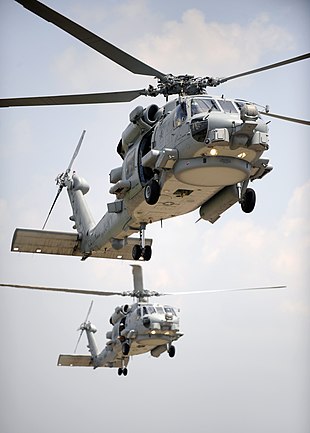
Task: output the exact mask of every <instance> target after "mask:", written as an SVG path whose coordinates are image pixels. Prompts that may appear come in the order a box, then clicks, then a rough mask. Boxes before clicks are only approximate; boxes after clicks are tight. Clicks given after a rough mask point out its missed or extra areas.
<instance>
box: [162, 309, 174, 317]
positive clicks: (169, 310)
mask: <svg viewBox="0 0 310 433" xmlns="http://www.w3.org/2000/svg"><path fill="white" fill-rule="evenodd" d="M164 309H165V313H171V314H172V315H173V316H176V314H175V311H174V309H173V308H172V307H164Z"/></svg>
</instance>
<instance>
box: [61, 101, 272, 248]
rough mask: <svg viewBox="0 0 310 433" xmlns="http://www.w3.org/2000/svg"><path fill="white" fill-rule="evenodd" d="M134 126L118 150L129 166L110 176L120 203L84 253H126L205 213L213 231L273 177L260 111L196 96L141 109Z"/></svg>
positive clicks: (90, 234) (93, 230)
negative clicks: (152, 232) (134, 242)
mask: <svg viewBox="0 0 310 433" xmlns="http://www.w3.org/2000/svg"><path fill="white" fill-rule="evenodd" d="M130 120H131V122H130V124H129V125H128V127H127V128H126V130H125V131H124V133H123V135H122V139H121V141H120V143H119V145H118V153H119V154H120V155H121V157H122V158H123V165H122V166H121V167H118V168H115V169H114V170H112V171H111V173H110V180H111V183H113V186H112V187H111V188H110V192H111V193H112V194H115V195H116V200H115V202H113V203H110V204H109V205H108V209H109V211H108V213H107V214H106V215H105V216H104V217H103V219H102V220H101V221H100V222H99V223H98V225H97V226H95V225H94V224H92V226H91V227H90V226H89V225H88V229H87V230H85V227H84V228H82V232H83V233H84V243H85V245H87V246H85V247H84V248H85V251H86V250H87V248H88V249H89V250H90V251H91V250H94V249H98V248H102V247H103V246H104V245H105V244H106V243H109V242H110V243H112V246H114V247H115V248H116V249H121V248H122V246H123V242H124V240H126V238H127V237H128V236H129V235H131V234H132V233H134V232H137V231H139V230H140V228H141V226H143V225H146V224H149V223H152V222H156V221H160V220H164V219H167V218H171V217H174V216H178V215H183V214H186V213H188V212H191V211H193V210H195V209H197V208H199V207H200V216H201V218H203V219H206V220H208V221H210V222H211V223H214V222H215V221H216V220H217V219H218V218H219V217H220V215H221V213H223V212H224V211H225V210H227V209H228V208H229V207H230V206H232V205H233V204H234V203H236V202H237V201H239V200H241V198H242V193H243V192H244V191H245V188H244V187H243V186H245V187H246V186H247V184H248V182H249V180H254V179H256V178H261V177H263V176H264V175H265V174H266V173H268V172H269V171H270V170H271V167H269V166H268V162H269V161H268V160H266V159H261V156H262V154H263V152H264V151H265V150H267V149H268V128H267V125H266V123H265V122H263V121H262V120H261V118H260V117H259V114H258V111H257V108H256V107H255V106H254V105H253V104H250V103H244V102H240V101H238V102H236V101H233V100H227V99H223V98H214V97H210V96H202V95H197V96H191V97H184V98H179V99H175V100H173V101H171V102H168V103H167V104H166V105H165V106H164V107H163V108H159V107H157V106H156V105H151V106H150V107H148V108H146V109H143V108H142V107H137V108H136V109H135V110H133V111H132V112H131V114H130ZM78 182H79V181H78ZM73 185H75V180H74V179H73ZM154 185H155V186H156V191H155V198H154V191H153V190H152V188H153V189H154ZM147 188H151V191H150V196H151V201H150V200H148V198H149V197H147V196H146V189H147ZM75 189H78V187H76V186H74V187H73V190H75ZM152 194H153V196H152ZM69 195H70V188H69ZM152 200H153V202H152ZM71 202H72V199H71ZM77 213H79V212H77ZM82 226H83V224H82ZM85 232H87V234H86V236H85ZM82 243H83V235H82ZM113 244H114V245H113Z"/></svg>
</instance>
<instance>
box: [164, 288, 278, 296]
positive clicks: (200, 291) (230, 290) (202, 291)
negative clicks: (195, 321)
mask: <svg viewBox="0 0 310 433" xmlns="http://www.w3.org/2000/svg"><path fill="white" fill-rule="evenodd" d="M284 288H286V286H268V287H246V288H242V289H240V288H238V289H220V290H216V289H214V290H193V291H191V292H173V293H161V295H198V294H205V293H222V292H239V291H244V290H270V289H284Z"/></svg>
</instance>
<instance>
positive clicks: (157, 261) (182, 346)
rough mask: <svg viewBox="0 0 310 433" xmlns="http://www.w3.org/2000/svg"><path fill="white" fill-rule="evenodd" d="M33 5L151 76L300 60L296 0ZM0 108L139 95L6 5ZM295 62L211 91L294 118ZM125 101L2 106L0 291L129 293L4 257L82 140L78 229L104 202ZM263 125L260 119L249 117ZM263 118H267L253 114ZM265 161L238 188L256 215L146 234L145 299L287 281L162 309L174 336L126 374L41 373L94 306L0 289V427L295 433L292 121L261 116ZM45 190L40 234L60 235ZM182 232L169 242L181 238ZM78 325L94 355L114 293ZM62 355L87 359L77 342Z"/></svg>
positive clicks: (297, 374) (88, 274)
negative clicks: (267, 169)
mask: <svg viewBox="0 0 310 433" xmlns="http://www.w3.org/2000/svg"><path fill="white" fill-rule="evenodd" d="M46 4H47V5H49V6H50V7H52V8H54V9H56V10H58V11H59V12H61V13H62V14H64V15H66V16H68V17H70V18H71V19H73V20H75V21H76V22H78V23H80V24H81V25H83V26H84V27H86V28H88V29H90V30H91V31H93V32H94V33H96V34H98V35H99V36H101V37H103V38H104V39H106V40H108V41H110V42H111V43H113V44H115V45H117V46H119V47H120V48H122V49H123V50H125V51H127V52H129V53H130V54H132V55H134V56H136V57H137V58H139V59H140V60H142V61H144V62H146V63H148V64H149V65H151V66H153V67H154V68H156V69H158V70H160V71H163V72H166V73H174V74H186V73H187V74H193V75H196V76H206V75H208V76H209V75H212V76H221V77H222V76H228V75H232V74H235V73H238V72H242V71H244V70H248V69H252V68H256V67H259V66H262V65H266V64H269V63H273V62H277V61H280V60H284V59H287V58H290V57H294V56H297V55H300V54H303V53H306V52H309V40H310V38H309V36H310V35H309V32H310V30H309V17H310V5H309V2H307V1H302V0H296V1H295V2H291V1H286V0H284V1H280V0H274V1H273V2H270V1H265V0H262V1H260V2H255V3H253V2H252V3H250V2H244V1H240V0H236V1H235V2H233V3H232V2H229V1H227V0H223V1H222V2H213V1H209V0H206V1H199V0H196V1H195V2H191V1H183V0H179V1H170V2H164V1H162V0H158V1H156V2H151V1H147V0H132V1H124V0H119V1H111V0H100V1H99V0H89V1H88V2H87V5H86V3H85V2H83V1H77V0H74V1H73V0H67V1H66V2H62V1H61V0H49V1H47V2H46ZM0 17H1V18H0V20H1V26H0V28H1V30H0V32H1V38H0V40H1V45H0V53H1V54H0V55H1V62H0V64H1V66H0V68H1V69H0V71H1V81H0V93H1V97H18V96H38V95H53V94H70V93H83V92H104V91H117V90H130V89H140V88H144V87H148V85H149V84H153V85H154V84H155V81H153V79H152V77H143V76H135V75H133V74H131V73H130V72H128V71H126V70H125V69H123V68H121V67H120V66H118V65H115V64H113V63H112V62H111V61H109V60H108V59H105V58H104V57H103V56H101V55H100V54H98V53H96V52H93V51H92V50H91V49H90V48H88V47H86V46H83V44H82V43H80V42H79V41H76V40H74V39H73V38H72V37H71V36H70V35H67V34H66V33H64V32H63V31H61V30H60V29H58V28H56V27H55V26H53V25H51V24H48V23H47V22H45V21H43V20H42V19H41V18H39V17H36V16H35V15H33V14H32V13H30V12H29V11H27V10H26V9H24V8H23V7H22V6H21V5H19V4H17V3H16V2H14V1H11V0H3V1H2V2H1V3H0ZM308 77H309V60H306V61H303V62H299V63H298V64H292V65H288V66H285V67H281V68H278V69H276V70H272V71H268V72H263V73H260V74H257V75H255V76H251V77H248V78H243V79H236V80H234V81H230V82H228V83H225V84H223V85H222V86H221V87H220V88H218V89H215V91H214V92H212V89H211V91H209V93H211V94H212V93H213V94H225V96H227V97H236V98H241V99H247V100H249V101H254V102H256V103H258V104H261V105H263V106H265V105H266V104H268V105H270V110H271V111H272V112H274V113H279V114H283V115H287V116H293V117H300V118H304V119H308V120H309V119H310V109H309V103H308V97H309V80H308ZM154 102H155V103H157V104H158V105H160V104H163V103H164V101H163V99H162V98H161V97H158V98H156V100H153V99H149V98H145V97H141V98H139V99H138V100H136V101H133V102H132V103H128V104H109V105H98V106H81V107H38V108H10V109H2V110H1V113H0V119H1V120H0V122H1V128H0V137H1V138H0V164H1V166H0V180H1V189H0V281H1V282H6V283H15V284H31V285H47V286H56V287H75V288H83V289H85V288H89V289H101V290H130V289H131V288H132V274H131V268H130V266H129V264H130V263H131V262H125V261H123V262H121V261H111V260H104V259H103V260H101V259H89V260H86V261H85V262H81V261H80V260H79V259H78V258H74V257H61V256H58V257H56V256H55V257H53V256H40V255H30V254H16V253H11V252H10V245H11V239H12V235H13V232H14V230H15V228H16V227H23V228H36V229H37V228H38V229H39V228H41V227H42V225H43V223H44V220H45V218H46V215H47V213H48V210H49V208H50V206H51V203H52V201H53V199H54V197H55V194H56V191H57V188H56V186H55V182H54V179H55V178H56V176H57V174H59V173H61V172H62V171H63V170H65V169H66V167H67V166H68V164H69V161H70V159H71V156H72V154H73V151H74V149H75V146H76V144H77V142H78V139H79V137H80V135H81V132H82V130H83V129H86V131H87V132H86V136H85V139H84V142H83V146H82V149H81V151H80V154H79V156H78V158H77V159H76V161H75V164H74V167H73V168H74V169H75V170H76V171H77V172H78V173H79V174H81V175H82V176H83V177H85V178H86V179H87V180H88V182H89V183H90V185H91V190H90V192H89V193H88V195H87V199H88V203H89V207H90V209H91V210H92V213H93V215H94V218H95V220H97V221H98V220H99V219H100V218H101V216H102V215H103V214H104V213H105V212H106V205H107V203H108V202H110V201H113V200H114V198H113V197H112V196H111V195H110V194H109V192H108V190H109V188H110V184H109V176H108V175H109V172H110V170H111V169H112V168H115V167H118V166H119V165H121V161H120V158H119V156H118V155H117V153H116V146H117V143H118V141H119V139H120V137H121V134H122V131H123V130H124V129H125V127H126V126H127V124H128V115H129V113H130V111H131V110H132V109H133V108H135V106H137V105H143V106H147V105H150V104H152V103H154ZM266 120H267V119H266ZM269 120H270V119H269ZM269 128H270V131H269V132H270V149H269V151H268V152H267V153H266V157H268V158H269V159H270V163H271V164H272V165H273V167H274V169H273V171H272V172H271V174H269V175H268V176H266V177H265V178H264V179H262V180H257V181H255V183H253V185H251V186H253V188H254V189H255V190H256V194H257V204H256V208H255V210H254V212H253V213H251V214H244V213H243V212H242V211H241V209H240V207H239V206H238V205H235V206H234V207H232V208H231V209H230V210H228V211H227V212H226V213H224V214H223V215H222V217H221V218H220V220H219V221H217V222H216V223H215V224H214V225H212V224H210V223H208V222H206V221H200V222H198V223H195V222H196V221H197V219H198V211H196V212H193V213H191V214H188V215H185V216H183V217H178V218H175V219H171V220H167V221H164V223H163V228H161V227H160V224H152V225H149V226H148V227H147V236H148V237H152V238H153V257H152V259H151V261H150V262H148V263H143V264H142V266H143V272H144V284H145V287H147V288H148V289H151V290H158V291H160V290H161V291H169V292H173V291H176V292H179V291H190V290H204V289H206V290H207V289H217V288H218V289H224V288H237V287H257V286H265V285H279V284H285V285H287V289H285V290H278V291H262V292H229V293H219V294H205V295H197V296H189V297H186V298H185V297H182V296H176V297H169V298H165V302H169V303H170V304H172V305H175V306H176V307H178V308H180V310H181V313H180V314H181V330H182V332H184V336H183V337H182V338H181V339H180V340H179V341H178V342H177V343H176V356H175V358H173V359H170V358H169V357H168V356H167V355H166V354H163V355H162V356H161V357H160V358H159V359H155V358H152V357H151V356H149V355H142V356H139V357H135V358H134V359H132V360H131V362H130V364H129V374H128V376H127V377H126V378H125V377H118V376H117V373H116V371H115V370H110V369H97V370H95V371H93V370H91V369H68V368H59V367H57V366H56V362H57V358H58V355H59V353H71V352H72V351H73V349H74V347H75V344H76V341H77V338H78V333H77V332H76V329H77V328H78V326H79V325H80V323H81V322H82V321H83V320H84V317H85V315H86V313H87V310H88V307H89V304H90V302H91V300H92V299H94V298H93V297H90V296H82V295H67V294H55V293H41V292H35V291H33V292H32V291H26V290H15V289H8V288H1V291H0V298H1V300H0V306H1V307H0V328H1V332H0V347H1V353H2V356H1V361H0V365H1V391H0V393H1V394H0V397H1V401H2V404H1V407H0V430H1V432H3V433H21V432H24V431H31V432H32V433H39V432H40V433H41V432H42V431H44V432H45V433H52V432H55V431H59V432H62V431H75V432H76V433H81V432H85V430H86V429H88V430H91V429H94V430H98V429H104V430H107V429H117V430H119V429H120V428H122V429H123V430H124V431H127V432H128V433H133V432H135V433H138V432H142V431H145V430H146V429H147V431H148V432H149V433H155V432H158V431H162V430H167V431H171V432H186V431H188V430H189V428H190V429H191V430H192V431H195V432H200V431H203V432H212V433H223V432H224V433H225V432H228V431H229V432H230V433H248V432H251V433H261V432H264V433H274V432H281V433H291V432H292V431H294V433H306V432H308V431H309V428H310V419H309V410H308V408H309V400H310V386H309V385H310V377H309V368H308V366H309V361H310V360H309V353H310V351H309V349H310V348H309V329H310V328H309V325H310V323H309V322H310V296H309V266H308V257H309V253H310V251H309V250H310V230H309V218H310V209H309V197H310V173H309V168H308V165H307V163H308V161H309V157H310V149H309V138H310V136H309V127H307V126H303V125H296V124H292V123H286V122H283V121H278V120H272V121H271V122H270V124H269ZM70 215H71V213H70V206H69V201H68V198H67V195H66V193H65V192H63V193H62V195H61V197H60V199H59V200H58V203H57V205H56V207H55V209H54V211H53V213H52V216H51V218H50V220H49V222H48V225H47V228H48V229H49V230H60V231H71V230H72V228H71V225H72V223H71V222H70V221H69V219H68V218H69V216H70ZM180 234H181V235H180ZM94 301H95V303H94V307H93V311H92V313H91V320H92V322H93V323H94V324H95V325H96V326H97V328H98V333H97V334H96V335H97V340H98V344H99V345H100V346H102V347H103V346H104V344H105V334H106V332H107V331H108V330H109V329H110V325H109V322H108V319H109V317H110V316H111V314H112V312H113V311H114V308H115V306H116V305H119V303H122V302H123V299H121V300H118V299H117V298H115V299H114V298H107V299H104V298H100V299H94ZM79 351H80V352H81V353H87V352H86V351H87V349H86V339H84V338H82V340H81V343H80V346H79Z"/></svg>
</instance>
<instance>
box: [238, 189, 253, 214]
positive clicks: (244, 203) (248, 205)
mask: <svg viewBox="0 0 310 433" xmlns="http://www.w3.org/2000/svg"><path fill="white" fill-rule="evenodd" d="M255 203H256V194H255V191H254V189H252V188H247V189H246V190H245V193H244V195H243V197H242V199H241V209H242V210H243V212H245V213H251V212H252V210H253V209H254V207H255Z"/></svg>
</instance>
